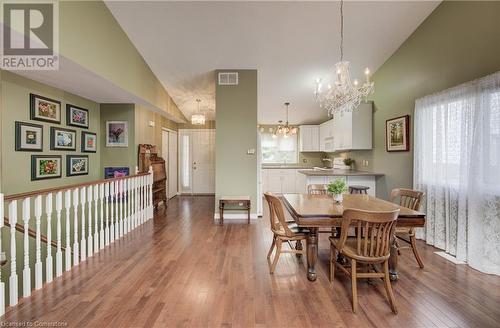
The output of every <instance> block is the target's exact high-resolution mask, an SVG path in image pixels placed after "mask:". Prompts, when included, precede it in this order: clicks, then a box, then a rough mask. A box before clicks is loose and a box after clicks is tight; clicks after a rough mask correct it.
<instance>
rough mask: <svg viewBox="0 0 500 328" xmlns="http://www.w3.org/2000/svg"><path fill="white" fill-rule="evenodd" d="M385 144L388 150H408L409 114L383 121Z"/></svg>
mask: <svg viewBox="0 0 500 328" xmlns="http://www.w3.org/2000/svg"><path fill="white" fill-rule="evenodd" d="M385 146H386V150H387V151H388V152H392V151H408V150H410V115H405V116H400V117H396V118H393V119H390V120H387V121H386V122H385Z"/></svg>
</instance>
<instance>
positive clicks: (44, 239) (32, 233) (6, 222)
mask: <svg viewBox="0 0 500 328" xmlns="http://www.w3.org/2000/svg"><path fill="white" fill-rule="evenodd" d="M3 222H4V225H5V226H7V227H9V228H10V223H9V219H7V218H3ZM16 230H17V231H19V232H20V233H24V226H23V225H21V224H19V223H16ZM28 235H29V236H30V237H33V238H36V231H34V230H31V229H28ZM40 240H41V241H42V242H44V243H46V244H47V241H48V240H47V237H46V236H44V235H40ZM50 246H52V247H54V248H57V243H56V242H55V241H54V240H51V241H50ZM61 251H66V247H64V246H63V245H61ZM72 253H73V252H72Z"/></svg>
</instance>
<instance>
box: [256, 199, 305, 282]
mask: <svg viewBox="0 0 500 328" xmlns="http://www.w3.org/2000/svg"><path fill="white" fill-rule="evenodd" d="M264 197H266V201H267V204H268V205H269V219H270V221H271V231H272V232H273V242H272V244H271V248H270V249H269V252H268V253H267V261H268V264H269V267H270V269H269V272H270V273H271V274H272V273H274V269H276V264H277V263H278V260H279V258H280V255H281V253H294V254H302V255H305V254H306V251H305V250H303V249H302V247H301V248H300V249H296V248H295V249H294V248H293V246H292V244H291V242H292V241H297V242H301V241H302V240H306V237H307V235H306V231H304V230H303V229H301V228H299V227H298V226H297V224H295V223H289V222H286V221H285V213H284V212H283V205H282V204H281V201H280V199H279V198H278V197H276V196H275V195H272V194H270V193H264ZM284 242H286V243H288V245H289V246H290V249H289V250H288V249H282V244H283V243H284ZM275 247H276V253H275V255H274V259H273V260H272V261H271V254H272V253H273V250H274V248H275Z"/></svg>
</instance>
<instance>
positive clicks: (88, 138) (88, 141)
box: [82, 131, 97, 153]
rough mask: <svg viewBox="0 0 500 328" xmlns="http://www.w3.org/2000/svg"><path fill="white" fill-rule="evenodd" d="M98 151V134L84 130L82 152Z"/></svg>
mask: <svg viewBox="0 0 500 328" xmlns="http://www.w3.org/2000/svg"><path fill="white" fill-rule="evenodd" d="M95 152H97V134H95V133H92V132H86V131H82V153H95Z"/></svg>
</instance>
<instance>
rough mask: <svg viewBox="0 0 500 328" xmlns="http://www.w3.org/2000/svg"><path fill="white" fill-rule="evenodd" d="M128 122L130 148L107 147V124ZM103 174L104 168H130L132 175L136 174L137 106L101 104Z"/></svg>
mask: <svg viewBox="0 0 500 328" xmlns="http://www.w3.org/2000/svg"><path fill="white" fill-rule="evenodd" d="M107 121H126V122H128V147H106V122H107ZM101 131H102V133H101V136H100V137H99V141H100V142H101V145H103V147H102V148H101V174H102V177H104V168H105V167H113V166H128V167H129V168H130V173H131V174H133V173H135V167H136V165H137V148H136V143H135V105H134V104H101Z"/></svg>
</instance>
